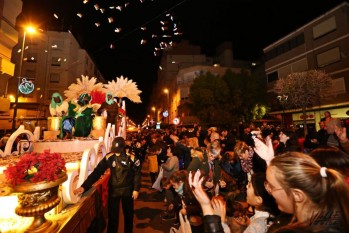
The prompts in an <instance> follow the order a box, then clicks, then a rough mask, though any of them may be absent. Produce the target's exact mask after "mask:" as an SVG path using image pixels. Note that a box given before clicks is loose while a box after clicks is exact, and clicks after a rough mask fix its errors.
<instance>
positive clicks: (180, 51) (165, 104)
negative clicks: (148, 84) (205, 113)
mask: <svg viewBox="0 0 349 233" xmlns="http://www.w3.org/2000/svg"><path fill="white" fill-rule="evenodd" d="M250 64H251V63H250V62H246V61H237V60H234V58H233V50H232V45H231V43H222V44H221V45H219V46H218V47H217V49H216V54H215V56H214V57H208V56H206V55H205V54H202V53H201V51H200V48H199V46H193V45H190V44H189V43H188V42H186V41H184V42H182V43H180V44H179V46H178V47H176V48H173V49H172V50H169V51H164V52H163V55H162V58H161V63H160V69H159V72H158V81H157V84H156V86H155V91H153V96H152V98H151V109H152V112H151V114H149V115H155V116H156V117H155V119H157V120H158V121H159V122H164V123H169V124H173V120H174V118H178V119H179V121H180V123H181V124H182V125H191V124H193V123H195V122H198V118H197V117H196V116H194V115H193V114H192V113H191V111H190V108H189V94H190V86H191V85H192V84H193V81H194V79H195V78H196V77H198V76H199V75H200V74H202V73H207V72H210V73H212V74H214V75H219V76H223V75H224V74H225V72H226V71H227V69H231V70H232V71H233V72H236V73H240V72H241V68H244V69H246V70H248V71H250ZM164 90H167V91H165V92H164ZM154 109H155V110H154ZM166 110H168V117H164V116H163V115H162V114H163V112H164V111H166Z"/></svg>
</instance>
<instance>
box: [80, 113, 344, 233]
mask: <svg viewBox="0 0 349 233" xmlns="http://www.w3.org/2000/svg"><path fill="white" fill-rule="evenodd" d="M320 127H321V129H320V130H319V131H311V130H310V131H309V132H308V134H307V135H305V136H304V133H303V130H302V129H301V128H300V129H296V130H292V131H286V130H283V129H281V128H280V127H274V126H272V125H264V126H261V127H255V126H254V124H246V125H245V124H241V128H240V129H239V130H229V129H225V128H222V129H218V128H217V127H209V128H206V129H204V128H203V127H201V126H200V125H197V124H196V125H194V128H193V129H192V130H190V131H189V130H186V129H185V128H184V127H181V128H180V127H178V128H173V129H164V130H148V131H143V132H142V133H132V134H129V135H128V137H127V139H126V140H125V142H122V141H117V142H115V140H114V142H113V147H112V151H111V153H110V154H108V155H107V156H105V158H104V159H103V160H102V161H101V162H100V165H98V166H97V168H98V169H97V171H96V172H93V173H92V174H91V175H90V176H89V178H88V179H87V181H86V182H85V183H84V184H83V185H82V187H80V188H78V189H77V190H75V193H76V194H82V193H83V192H84V191H85V190H88V189H89V188H90V187H91V185H92V183H93V182H94V181H95V180H96V179H97V178H98V177H99V176H100V175H101V174H102V173H103V172H104V171H105V169H107V168H110V169H112V170H114V172H112V173H111V174H112V178H111V179H110V180H111V182H110V183H109V184H110V187H111V188H110V190H111V192H115V190H117V189H118V188H120V187H121V188H122V190H127V192H126V194H125V193H110V194H112V195H111V199H110V203H109V208H111V205H112V208H111V210H110V211H109V214H110V216H111V217H112V220H113V222H115V221H116V219H117V218H118V215H117V216H115V213H113V212H118V208H119V201H120V200H121V201H123V206H124V202H125V206H126V207H127V208H126V209H127V210H128V212H127V210H126V209H124V212H125V211H126V212H125V213H124V214H125V215H126V216H127V217H126V218H125V220H124V221H125V226H130V224H131V223H132V217H131V215H132V214H133V212H132V211H130V209H132V210H133V205H132V204H131V202H132V201H133V199H136V198H137V196H138V191H139V187H140V177H139V174H140V169H141V167H142V164H143V162H144V161H147V163H148V169H149V170H148V172H149V176H150V177H151V181H152V183H155V182H158V181H159V179H160V186H161V188H160V189H158V190H159V192H160V191H161V192H162V193H163V194H164V197H165V201H166V209H164V211H163V212H162V213H161V218H162V219H163V220H164V221H168V220H173V222H174V225H175V226H179V225H180V224H183V222H181V221H180V219H181V216H185V219H187V220H188V222H189V228H190V232H193V233H194V232H225V233H227V232H232V233H233V232H234V233H238V232H246V233H252V232H255V233H263V232H348V231H349V208H348V206H349V186H348V185H349V179H348V177H349V155H348V153H349V140H348V137H347V129H346V126H345V125H343V122H341V121H340V120H339V119H335V118H332V117H329V118H326V119H324V120H323V121H321V122H320ZM117 140H121V139H120V138H119V139H117ZM127 156H128V157H129V158H128V157H127ZM122 161H124V163H122ZM125 164H126V167H125ZM120 166H121V167H123V171H124V173H120V172H118V171H117V170H118V168H119V167H120ZM160 171H161V172H160ZM160 173H161V175H160ZM90 177H91V178H90ZM125 177H127V180H129V181H130V182H131V183H127V182H124V183H123V184H120V183H118V182H117V180H119V179H120V180H124V181H125ZM118 185H119V186H118ZM120 185H121V186H120ZM149 188H151V187H149ZM109 221H110V220H109ZM108 225H109V224H108ZM131 225H132V224H131ZM115 227H116V228H117V225H116V226H115V224H114V226H112V225H111V226H110V227H109V226H108V229H109V230H108V232H117V231H115ZM179 228H180V227H179ZM129 232H132V231H129ZM188 232H189V231H188Z"/></svg>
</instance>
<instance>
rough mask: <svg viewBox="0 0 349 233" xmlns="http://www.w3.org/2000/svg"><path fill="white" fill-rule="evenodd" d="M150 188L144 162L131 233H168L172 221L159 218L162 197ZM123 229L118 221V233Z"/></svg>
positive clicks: (162, 205) (146, 166) (162, 208)
mask: <svg viewBox="0 0 349 233" xmlns="http://www.w3.org/2000/svg"><path fill="white" fill-rule="evenodd" d="M150 187H151V182H150V176H149V173H148V163H147V161H145V162H144V164H143V167H142V187H141V190H140V194H139V197H138V200H136V202H135V218H134V228H133V232H134V233H148V232H149V233H150V232H151V233H159V232H166V233H167V232H170V228H171V227H172V226H173V222H174V220H171V221H162V220H161V218H160V213H161V212H162V211H163V210H164V209H165V202H164V195H163V194H162V193H160V192H158V191H156V190H155V189H152V188H150ZM121 212H122V211H121ZM121 215H122V214H121ZM123 227H124V226H123V219H120V226H119V232H123ZM177 228H178V226H177Z"/></svg>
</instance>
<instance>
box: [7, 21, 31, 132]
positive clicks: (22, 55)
mask: <svg viewBox="0 0 349 233" xmlns="http://www.w3.org/2000/svg"><path fill="white" fill-rule="evenodd" d="M35 32H36V30H35V28H34V27H32V26H28V27H25V28H24V31H23V40H22V48H21V57H20V60H19V70H18V84H17V90H16V97H15V105H14V108H13V117H12V130H15V129H16V117H17V109H18V106H17V105H18V97H19V85H20V80H21V76H22V67H23V59H24V46H25V39H26V36H27V33H29V34H34V33H35Z"/></svg>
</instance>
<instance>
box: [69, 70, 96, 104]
mask: <svg viewBox="0 0 349 233" xmlns="http://www.w3.org/2000/svg"><path fill="white" fill-rule="evenodd" d="M76 82H77V83H73V84H71V85H70V86H69V87H68V90H65V91H64V95H65V96H66V97H67V101H70V100H75V99H77V98H78V97H79V96H80V95H81V94H85V93H87V94H90V93H91V91H93V90H97V91H101V92H103V84H102V83H97V84H96V82H97V79H96V78H95V77H92V78H91V79H89V77H88V76H84V75H81V79H80V78H77V79H76Z"/></svg>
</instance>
